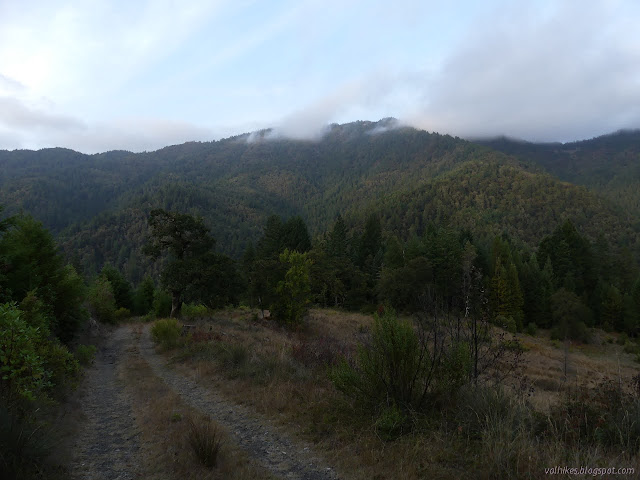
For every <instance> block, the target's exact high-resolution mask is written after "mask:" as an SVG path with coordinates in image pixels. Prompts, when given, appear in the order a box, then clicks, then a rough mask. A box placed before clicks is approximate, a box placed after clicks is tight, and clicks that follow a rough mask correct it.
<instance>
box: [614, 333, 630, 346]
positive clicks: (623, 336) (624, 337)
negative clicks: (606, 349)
mask: <svg viewBox="0 0 640 480" xmlns="http://www.w3.org/2000/svg"><path fill="white" fill-rule="evenodd" d="M628 341H629V335H627V334H626V333H621V334H620V335H619V336H618V340H617V342H616V343H617V344H618V345H624V344H626V343H627V342H628Z"/></svg>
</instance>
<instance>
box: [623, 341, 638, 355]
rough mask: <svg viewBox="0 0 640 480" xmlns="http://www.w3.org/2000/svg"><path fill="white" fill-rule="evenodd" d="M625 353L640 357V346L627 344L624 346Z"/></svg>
mask: <svg viewBox="0 0 640 480" xmlns="http://www.w3.org/2000/svg"><path fill="white" fill-rule="evenodd" d="M624 353H631V354H633V355H640V345H638V344H637V343H631V342H629V343H627V344H625V346H624Z"/></svg>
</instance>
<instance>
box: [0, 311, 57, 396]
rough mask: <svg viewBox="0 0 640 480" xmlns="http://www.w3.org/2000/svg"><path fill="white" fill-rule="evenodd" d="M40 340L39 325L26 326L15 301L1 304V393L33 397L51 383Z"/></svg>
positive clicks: (0, 394)
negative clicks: (41, 352)
mask: <svg viewBox="0 0 640 480" xmlns="http://www.w3.org/2000/svg"><path fill="white" fill-rule="evenodd" d="M41 342H42V338H41V334H40V331H39V330H38V328H36V327H30V326H28V325H27V323H26V322H25V321H24V320H23V319H22V318H21V312H20V310H18V308H17V307H16V305H15V304H0V396H5V397H12V398H15V397H19V398H26V399H28V400H33V399H35V398H36V397H37V396H39V394H40V393H41V391H42V390H44V389H45V388H47V387H49V386H50V383H49V381H48V377H49V375H50V372H47V370H45V365H44V360H43V359H42V357H41V356H40V355H39V352H38V346H39V345H40V343H41Z"/></svg>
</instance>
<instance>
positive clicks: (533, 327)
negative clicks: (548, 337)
mask: <svg viewBox="0 0 640 480" xmlns="http://www.w3.org/2000/svg"><path fill="white" fill-rule="evenodd" d="M536 333H538V327H537V326H536V324H535V323H534V322H529V324H528V325H527V334H528V335H531V336H532V337H533V336H535V334H536Z"/></svg>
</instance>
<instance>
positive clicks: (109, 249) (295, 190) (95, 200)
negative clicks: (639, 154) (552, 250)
mask: <svg viewBox="0 0 640 480" xmlns="http://www.w3.org/2000/svg"><path fill="white" fill-rule="evenodd" d="M605 138H608V137H605ZM624 138H627V137H624ZM601 143H602V142H601ZM614 143H615V142H614ZM590 145H591V143H588V142H587V143H585V144H584V146H583V147H581V148H582V149H583V150H589V149H590V148H591V147H590ZM597 145H600V143H598V144H597ZM604 145H605V146H606V145H607V143H606V142H604ZM616 145H617V143H616ZM624 145H625V148H626V150H625V151H626V152H630V151H632V149H633V148H634V145H635V144H634V142H632V141H627V142H626V143H624ZM565 147H566V146H565ZM565 147H563V148H565ZM536 148H539V149H540V152H544V151H546V150H545V149H550V148H551V147H550V146H540V147H536ZM598 148H600V147H598ZM602 148H605V147H602ZM509 153H514V154H519V153H520V152H518V151H513V152H511V151H510V152H509ZM594 155H595V154H594ZM621 155H622V154H621ZM624 155H627V157H628V156H629V155H631V153H626V154H624ZM543 159H547V157H546V156H545V155H544V154H543V153H540V154H539V155H537V156H536V157H535V158H534V157H527V160H528V162H527V163H525V164H523V163H520V161H519V160H517V159H516V158H515V157H513V156H508V155H505V154H503V153H498V152H496V151H495V150H491V149H489V148H487V147H485V146H478V145H476V144H474V143H470V142H466V141H464V140H461V139H458V138H453V137H450V136H447V135H439V134H435V133H427V132H424V131H419V130H415V129H413V128H408V127H402V128H399V127H398V125H397V123H396V122H395V121H394V120H393V119H385V120H382V121H380V122H375V123H374V122H355V123H350V124H345V125H333V126H332V127H331V128H330V129H329V130H328V132H327V134H326V135H325V136H324V137H323V139H322V140H321V141H318V142H311V141H293V140H289V139H284V138H279V137H277V136H275V134H274V133H273V132H272V131H262V132H256V133H252V134H246V135H240V136H237V137H232V138H228V139H224V140H220V141H216V142H205V143H195V142H194V143H187V144H183V145H176V146H172V147H167V148H164V149H161V150H159V151H156V152H146V153H140V154H133V153H130V152H124V151H116V152H108V153H104V154H98V155H83V154H80V153H77V152H73V151H70V150H65V149H47V150H40V151H37V152H33V151H13V152H7V151H3V152H0V164H1V165H2V169H0V204H3V205H5V206H6V210H7V213H9V214H12V213H16V212H18V211H24V212H25V213H29V214H31V215H33V216H34V217H35V218H36V219H38V220H41V221H42V222H43V223H44V225H45V227H47V228H49V229H50V230H51V231H52V232H53V233H54V234H55V235H56V236H57V237H58V240H59V242H60V243H61V245H62V247H63V249H64V251H65V253H66V255H67V257H68V259H69V260H70V261H72V263H73V264H74V265H75V266H76V267H77V268H78V269H79V270H81V271H83V272H84V273H85V274H86V275H91V274H94V273H96V272H97V271H99V270H100V268H101V267H102V265H103V264H104V263H105V262H110V263H112V264H113V265H115V266H116V267H117V268H119V269H121V270H122V271H123V272H124V273H125V275H126V276H127V277H128V278H130V279H131V280H133V281H135V282H137V281H139V280H140V279H141V278H142V276H143V275H144V274H145V272H149V271H150V270H149V269H150V268H151V266H150V262H149V261H148V259H146V258H145V257H144V256H143V255H141V254H140V248H141V246H142V244H143V243H144V241H145V237H146V236H147V234H148V227H147V224H146V220H147V218H148V214H149V212H150V211H151V210H152V209H153V208H164V209H166V210H169V211H181V212H185V213H190V214H195V215H201V216H202V217H203V218H204V219H205V222H206V223H207V225H209V226H210V228H211V231H212V232H213V235H214V236H215V238H216V240H217V246H218V249H219V250H220V251H221V252H224V253H226V254H229V255H231V256H232V257H235V258H239V257H240V255H241V254H242V252H243V251H244V249H245V247H246V246H247V245H248V243H249V242H250V241H253V242H255V241H257V239H258V237H259V236H260V232H261V231H262V227H263V226H264V224H265V222H266V219H267V218H268V217H269V216H270V215H272V214H276V215H280V216H283V217H285V218H288V217H291V216H294V215H300V216H301V217H302V218H304V220H305V222H306V223H307V225H308V226H309V229H310V232H311V234H312V236H315V235H317V234H319V233H322V232H323V231H326V230H327V229H329V228H331V225H332V224H333V222H334V220H335V218H336V216H337V215H338V214H342V215H343V217H344V218H345V220H346V223H347V228H348V229H350V230H353V229H355V228H358V227H361V226H362V225H363V223H364V219H365V217H366V216H367V214H368V213H371V212H378V211H379V212H380V213H382V221H383V224H384V227H385V229H389V230H391V231H393V232H395V233H396V234H397V235H398V236H399V237H401V238H407V237H408V235H409V233H410V232H411V231H413V232H415V233H418V234H420V233H422V231H423V229H424V228H425V226H426V225H427V224H428V223H429V222H435V223H436V224H440V223H450V224H451V225H452V226H456V227H465V228H469V229H472V230H473V231H474V232H475V233H476V234H479V235H482V236H485V237H486V238H490V237H491V236H493V235H495V234H501V233H503V232H506V233H508V234H509V235H511V236H512V237H513V238H514V239H517V240H518V241H520V242H523V243H524V244H527V245H530V246H534V245H536V244H537V243H538V242H539V240H540V239H541V238H542V237H543V236H544V235H546V234H549V233H551V232H552V231H553V230H554V229H555V228H556V227H557V226H558V225H559V224H560V223H561V222H562V221H563V220H564V219H567V218H568V219H571V220H572V221H573V222H574V223H575V224H576V225H577V226H578V228H580V229H581V230H583V231H584V233H585V234H587V236H589V237H590V238H591V239H595V238H596V237H597V236H598V234H599V233H603V234H604V235H605V237H606V239H607V240H608V241H609V242H610V243H611V245H612V248H614V249H619V248H621V247H623V246H627V247H629V248H631V249H632V250H633V251H634V252H636V253H637V247H638V216H637V215H636V214H635V211H634V210H630V209H624V208H620V205H625V206H626V205H628V204H630V202H631V203H632V200H629V199H626V200H624V201H623V202H622V203H617V202H616V201H615V199H616V197H615V195H608V197H609V198H608V199H605V198H603V196H599V195H597V194H594V193H591V192H589V191H588V190H586V189H585V188H582V187H576V186H574V185H572V184H569V183H563V182H561V181H559V180H557V179H555V178H554V177H552V176H550V175H548V174H545V173H544V171H543V169H542V168H541V167H535V166H532V164H531V160H536V161H537V162H538V163H539V164H540V165H541V166H542V167H544V168H548V169H549V170H551V171H552V172H556V173H558V172H560V173H562V172H561V171H560V170H557V169H556V170H553V169H552V168H551V167H550V165H551V163H553V162H551V163H550V161H547V160H544V161H543ZM545 162H546V163H545ZM576 162H578V160H575V162H574V166H575V168H573V169H572V168H570V167H563V168H564V170H563V171H567V172H568V171H579V168H578V167H577V166H576V165H577V163H576ZM636 163H637V162H636ZM632 167H633V166H632V165H629V166H628V168H632ZM558 168H559V167H558ZM625 168H627V167H625ZM636 168H637V165H636ZM610 170H611V171H614V170H615V167H614V166H610ZM585 172H587V173H585V175H586V176H587V177H589V178H596V177H597V169H595V168H594V167H592V166H591V164H588V165H585ZM621 172H622V173H621V175H620V177H621V178H624V179H625V181H627V179H628V178H629V175H626V174H625V171H624V170H621ZM560 173H558V174H560ZM565 176H566V175H565ZM580 178H582V177H580ZM607 178H608V177H606V178H605V177H602V179H601V182H602V184H603V185H604V184H605V183H606V182H609V183H610V182H611V179H607ZM572 179H574V178H572ZM575 179H578V177H577V176H576V177H575ZM594 182H595V180H594ZM583 183H586V182H583ZM590 185H591V184H590ZM593 186H594V187H595V186H596V185H595V183H593ZM628 189H629V191H632V190H633V189H632V188H631V187H630V186H629V187H628ZM633 194H635V192H633ZM632 196H633V195H632V194H630V197H629V198H631V197H632Z"/></svg>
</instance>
